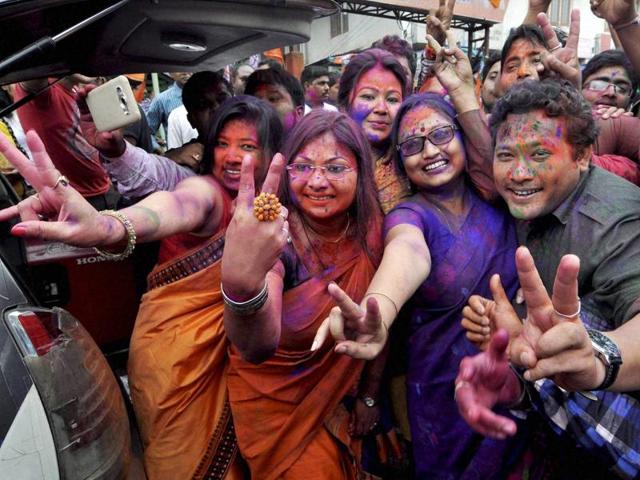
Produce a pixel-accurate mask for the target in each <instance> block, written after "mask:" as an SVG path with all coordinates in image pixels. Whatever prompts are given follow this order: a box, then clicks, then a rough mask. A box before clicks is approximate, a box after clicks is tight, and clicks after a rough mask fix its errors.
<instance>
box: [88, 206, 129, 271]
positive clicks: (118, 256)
mask: <svg viewBox="0 0 640 480" xmlns="http://www.w3.org/2000/svg"><path fill="white" fill-rule="evenodd" d="M100 215H106V216H108V217H113V218H115V219H116V220H118V221H119V222H120V223H122V225H123V226H124V229H125V232H126V234H127V246H126V247H125V249H124V250H123V251H122V252H120V253H113V252H107V251H106V250H102V249H100V248H98V247H93V249H94V251H95V252H96V253H97V254H99V255H100V256H101V257H104V258H106V259H107V260H124V259H125V258H127V257H128V256H129V255H131V254H132V253H133V250H134V249H135V248H136V238H137V237H136V231H135V229H134V228H133V224H132V223H131V220H129V219H128V218H127V217H126V216H125V215H124V214H123V213H121V212H117V211H115V210H102V211H101V212H100Z"/></svg>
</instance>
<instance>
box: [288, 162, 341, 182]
mask: <svg viewBox="0 0 640 480" xmlns="http://www.w3.org/2000/svg"><path fill="white" fill-rule="evenodd" d="M286 169H287V171H288V172H289V176H290V177H291V178H298V179H300V180H308V179H309V177H311V175H312V174H313V172H315V171H316V169H318V170H320V171H321V172H322V173H324V176H325V177H326V179H327V180H342V179H343V178H344V176H345V175H346V174H347V173H349V172H352V171H353V168H352V167H349V166H347V165H342V164H339V163H329V164H327V165H312V164H311V163H292V164H291V165H287V166H286Z"/></svg>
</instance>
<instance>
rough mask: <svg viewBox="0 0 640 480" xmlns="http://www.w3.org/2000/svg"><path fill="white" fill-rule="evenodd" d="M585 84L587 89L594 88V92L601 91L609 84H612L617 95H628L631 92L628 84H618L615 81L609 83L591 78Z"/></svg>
mask: <svg viewBox="0 0 640 480" xmlns="http://www.w3.org/2000/svg"><path fill="white" fill-rule="evenodd" d="M585 86H586V87H587V89H588V90H594V91H596V92H603V91H605V90H606V89H607V88H609V86H612V87H613V91H614V92H615V93H617V94H618V95H629V94H630V93H631V86H630V85H625V84H622V85H618V84H615V83H609V82H607V81H606V80H591V81H590V82H587V84H586V85H585Z"/></svg>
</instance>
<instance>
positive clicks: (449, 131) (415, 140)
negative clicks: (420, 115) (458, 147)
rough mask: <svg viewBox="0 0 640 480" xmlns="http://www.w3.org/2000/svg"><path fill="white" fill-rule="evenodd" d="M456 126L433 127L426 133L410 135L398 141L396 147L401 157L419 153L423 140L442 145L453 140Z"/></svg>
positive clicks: (422, 146)
mask: <svg viewBox="0 0 640 480" xmlns="http://www.w3.org/2000/svg"><path fill="white" fill-rule="evenodd" d="M457 129H458V128H457V127H456V126H454V125H445V126H443V127H438V128H434V129H433V130H431V131H430V132H429V133H427V134H426V135H421V136H417V137H411V138H409V139H407V140H405V141H404V142H402V143H400V144H399V145H398V146H397V147H396V148H397V149H398V151H399V152H400V153H401V154H402V156H403V157H410V156H411V155H415V154H416V153H420V152H421V151H422V149H423V148H424V142H425V141H427V140H429V141H430V142H431V143H432V144H433V145H436V146H437V145H444V144H445V143H449V142H450V141H451V140H453V136H454V135H455V132H456V130H457Z"/></svg>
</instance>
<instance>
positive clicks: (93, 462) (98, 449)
mask: <svg viewBox="0 0 640 480" xmlns="http://www.w3.org/2000/svg"><path fill="white" fill-rule="evenodd" d="M5 320H6V323H7V325H8V326H9V330H10V331H11V332H12V335H13V337H14V339H15V340H16V343H17V344H18V348H19V350H20V351H21V353H22V356H23V360H24V363H25V365H26V366H27V368H28V369H29V372H30V374H31V376H32V378H33V382H34V384H35V386H36V388H37V390H38V393H39V395H40V397H41V399H42V403H43V405H44V407H45V411H46V412H47V417H48V419H49V424H50V425H51V430H52V433H53V439H54V443H55V446H56V452H57V456H58V465H59V468H60V476H61V478H67V479H76V478H77V479H80V478H82V479H84V478H92V479H94V478H95V479H112V478H125V477H127V473H128V468H129V464H130V461H131V438H130V429H129V420H128V417H127V412H126V409H125V405H124V402H123V399H122V394H121V392H120V388H119V387H118V384H117V381H116V379H115V377H114V375H113V372H112V371H111V369H110V367H109V365H108V363H107V361H106V360H105V358H104V356H103V355H102V352H100V350H99V349H98V347H97V345H96V344H95V342H94V341H93V339H92V338H91V336H90V335H89V334H88V333H87V332H86V330H85V329H84V328H83V327H82V325H81V324H80V323H79V322H78V321H77V320H76V319H75V318H74V317H73V316H72V315H71V314H70V313H68V312H67V311H65V310H63V309H60V308H54V309H52V310H49V309H41V308H19V309H15V310H11V311H8V312H6V313H5Z"/></svg>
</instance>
